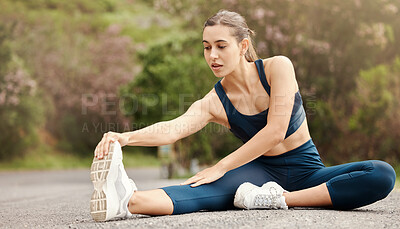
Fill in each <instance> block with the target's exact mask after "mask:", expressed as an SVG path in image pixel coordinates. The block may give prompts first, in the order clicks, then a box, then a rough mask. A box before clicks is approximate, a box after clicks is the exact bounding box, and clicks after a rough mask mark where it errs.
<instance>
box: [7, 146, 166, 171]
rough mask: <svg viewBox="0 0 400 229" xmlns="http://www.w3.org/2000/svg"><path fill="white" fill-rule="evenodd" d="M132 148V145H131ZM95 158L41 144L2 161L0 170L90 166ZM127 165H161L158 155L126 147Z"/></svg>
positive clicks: (125, 157) (125, 160) (58, 168)
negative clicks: (21, 154) (29, 150)
mask: <svg viewBox="0 0 400 229" xmlns="http://www.w3.org/2000/svg"><path fill="white" fill-rule="evenodd" d="M131 148H132V147H131ZM92 160H93V158H92V157H91V154H90V156H89V155H88V156H87V157H80V156H76V155H73V154H68V153H66V152H60V151H57V150H54V149H53V148H52V147H50V146H47V145H41V146H39V147H37V148H36V149H35V150H32V151H31V152H29V153H27V154H26V155H25V156H24V157H22V158H16V159H13V160H11V161H8V162H0V171H5V170H62V169H79V168H86V169H88V168H90V165H91V163H92ZM124 165H125V167H127V168H129V167H157V166H159V165H160V162H159V160H158V159H157V157H156V156H154V155H153V154H150V153H145V152H142V151H140V149H139V150H138V149H136V150H135V149H129V147H127V149H126V150H125V148H124Z"/></svg>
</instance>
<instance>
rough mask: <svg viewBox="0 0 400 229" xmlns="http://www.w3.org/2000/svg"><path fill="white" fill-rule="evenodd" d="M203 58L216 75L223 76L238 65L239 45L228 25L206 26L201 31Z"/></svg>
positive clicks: (239, 56)
mask: <svg viewBox="0 0 400 229" xmlns="http://www.w3.org/2000/svg"><path fill="white" fill-rule="evenodd" d="M203 45H204V58H205V59H206V61H207V64H208V66H209V67H210V68H211V70H212V71H213V72H214V75H215V76H216V77H224V76H226V75H228V74H230V73H231V72H233V71H234V70H235V68H236V67H237V66H238V65H239V62H240V58H241V57H242V56H241V55H240V51H241V50H240V45H239V44H238V42H237V41H236V38H235V37H234V36H232V35H231V31H230V29H229V27H227V26H223V25H214V26H207V27H205V28H204V31H203Z"/></svg>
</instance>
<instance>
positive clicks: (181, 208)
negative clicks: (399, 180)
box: [162, 139, 396, 214]
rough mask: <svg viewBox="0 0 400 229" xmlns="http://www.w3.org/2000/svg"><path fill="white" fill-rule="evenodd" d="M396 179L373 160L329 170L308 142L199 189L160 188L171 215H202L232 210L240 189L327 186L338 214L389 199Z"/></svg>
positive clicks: (382, 163) (248, 165) (262, 159)
mask: <svg viewBox="0 0 400 229" xmlns="http://www.w3.org/2000/svg"><path fill="white" fill-rule="evenodd" d="M395 180H396V173H395V172H394V170H393V168H392V167H391V166H390V165H389V164H388V163H386V162H383V161H377V160H371V161H361V162H353V163H348V164H343V165H337V166H332V167H325V166H324V164H323V163H322V162H321V159H320V157H319V154H318V151H317V149H316V147H315V145H314V143H313V142H312V140H311V139H310V140H309V141H308V142H306V143H304V144H303V145H301V146H299V147H298V148H296V149H294V150H291V151H289V152H286V153H284V154H281V155H278V156H261V157H259V158H257V159H256V160H254V161H252V162H250V163H248V164H245V165H243V166H241V167H239V168H237V169H234V170H232V171H229V172H228V173H226V174H225V175H224V176H223V177H222V178H220V179H219V180H217V181H215V182H213V183H210V184H205V185H201V186H198V187H195V188H192V187H190V186H189V185H182V186H179V185H178V186H169V187H164V188H162V189H163V190H164V191H165V192H166V193H167V195H168V196H169V197H170V198H171V200H172V202H173V204H174V211H173V214H183V213H189V212H195V211H200V210H210V211H220V210H228V209H234V208H235V207H234V206H233V199H234V195H235V192H236V189H237V188H238V187H239V185H240V184H242V183H244V182H250V183H253V184H255V185H258V186H261V185H262V184H264V183H266V182H268V181H275V182H277V183H278V184H280V185H281V186H282V187H283V188H284V189H285V190H288V191H296V190H301V189H305V188H310V187H314V186H317V185H319V184H323V183H326V185H327V187H328V191H329V194H330V197H331V200H332V203H333V208H334V209H343V210H345V209H354V208H358V207H362V206H365V205H368V204H371V203H374V202H376V201H378V200H381V199H383V198H385V197H386V196H387V195H388V194H389V193H390V192H391V191H392V189H393V187H394V183H395Z"/></svg>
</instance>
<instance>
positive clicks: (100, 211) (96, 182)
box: [90, 151, 113, 221]
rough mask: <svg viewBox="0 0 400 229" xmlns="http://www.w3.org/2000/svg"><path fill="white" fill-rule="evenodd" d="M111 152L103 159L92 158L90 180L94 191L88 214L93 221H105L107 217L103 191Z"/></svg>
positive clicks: (105, 199) (105, 198)
mask: <svg viewBox="0 0 400 229" xmlns="http://www.w3.org/2000/svg"><path fill="white" fill-rule="evenodd" d="M112 156H113V152H111V151H110V152H109V153H108V154H107V155H105V156H104V158H103V159H98V158H96V157H95V158H94V159H93V163H92V166H91V168H90V179H91V180H92V182H93V186H94V191H93V194H92V198H91V200H90V214H91V215H92V218H93V219H94V220H95V221H105V220H106V217H107V197H106V194H105V192H104V190H103V187H104V183H105V182H106V179H107V175H108V172H109V171H110V166H111V160H112Z"/></svg>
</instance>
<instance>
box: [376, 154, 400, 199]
mask: <svg viewBox="0 0 400 229" xmlns="http://www.w3.org/2000/svg"><path fill="white" fill-rule="evenodd" d="M371 162H372V170H371V172H372V173H373V178H374V182H373V183H374V186H375V188H377V189H378V190H379V193H380V194H381V195H383V196H384V197H386V196H387V195H388V194H389V193H390V192H391V191H392V190H393V188H394V183H395V182H396V173H395V171H394V169H393V167H392V166H391V165H390V164H388V163H386V162H384V161H378V160H374V161H371Z"/></svg>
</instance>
